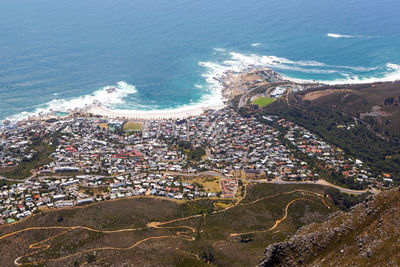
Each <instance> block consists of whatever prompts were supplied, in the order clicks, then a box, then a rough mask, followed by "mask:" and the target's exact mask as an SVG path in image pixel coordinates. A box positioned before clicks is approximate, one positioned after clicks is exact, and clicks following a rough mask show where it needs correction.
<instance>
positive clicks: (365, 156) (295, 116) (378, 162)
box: [258, 82, 400, 181]
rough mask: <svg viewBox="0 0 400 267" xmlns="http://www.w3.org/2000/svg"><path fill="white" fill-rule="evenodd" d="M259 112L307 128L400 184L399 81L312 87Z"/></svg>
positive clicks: (378, 173) (283, 98) (379, 173)
mask: <svg viewBox="0 0 400 267" xmlns="http://www.w3.org/2000/svg"><path fill="white" fill-rule="evenodd" d="M258 112H259V113H260V114H261V115H264V114H270V115H278V116H279V117H282V118H285V119H287V120H290V121H293V122H295V123H297V124H299V125H301V126H303V127H305V128H307V129H308V130H310V131H312V132H314V133H315V134H317V135H319V136H320V137H321V138H323V139H324V140H326V141H328V142H329V143H331V144H334V145H336V146H338V147H340V148H342V149H343V150H344V151H345V152H347V153H348V154H350V155H353V156H355V157H357V158H360V159H361V160H362V161H364V162H365V163H367V164H368V165H369V166H371V167H372V168H373V170H374V171H375V172H376V175H377V176H378V175H382V173H383V172H385V173H389V174H390V175H391V176H392V177H393V179H394V180H398V181H399V179H400V178H399V177H400V171H399V170H400V152H399V151H400V131H399V130H398V129H400V82H395V83H377V84H364V85H347V86H324V87H318V88H313V89H309V90H305V91H301V92H296V93H293V94H289V96H288V97H282V98H281V99H280V100H279V101H276V102H274V103H272V104H270V105H268V106H266V107H264V108H262V109H261V110H259V111H258Z"/></svg>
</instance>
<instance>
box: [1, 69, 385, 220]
mask: <svg viewBox="0 0 400 267" xmlns="http://www.w3.org/2000/svg"><path fill="white" fill-rule="evenodd" d="M219 82H221V84H223V86H224V90H223V94H224V96H225V97H226V98H229V99H231V101H229V102H228V103H227V104H226V105H225V106H223V107H218V108H209V109H200V110H198V109H196V110H194V111H193V112H190V111H185V112H183V113H182V114H178V115H177V114H172V113H167V114H166V115H164V116H163V114H161V113H160V114H146V116H142V117H140V118H137V117H135V116H132V117H129V116H124V114H118V113H115V114H114V113H112V112H111V111H107V110H106V111H107V113H106V114H103V113H102V112H104V110H105V109H103V108H101V107H96V106H94V107H89V108H88V109H86V110H75V111H69V112H54V113H52V114H50V115H49V114H46V115H45V116H39V117H33V118H29V119H25V120H21V121H18V122H16V123H10V122H5V123H3V126H2V127H1V128H0V171H2V172H1V173H0V180H2V182H3V184H2V186H1V187H0V224H4V223H13V222H15V221H17V220H20V219H22V218H26V217H27V216H29V215H31V214H33V213H37V212H40V211H41V210H46V209H51V208H62V207H73V206H80V205H84V204H90V203H94V202H99V201H105V200H112V199H119V198H126V197H134V196H144V195H146V196H152V197H165V198H169V199H175V200H184V199H194V198H236V197H238V196H239V195H240V194H243V191H242V189H241V188H240V185H242V184H243V183H247V182H272V183H290V182H293V183H302V182H304V183H307V182H313V183H315V182H318V181H324V182H325V184H326V181H325V180H326V179H329V178H330V177H332V176H336V181H339V182H340V183H341V184H340V185H345V184H346V185H347V184H351V185H352V188H357V189H365V188H368V187H369V188H373V187H374V188H381V187H384V186H390V185H391V184H392V183H393V180H392V178H391V176H390V175H388V174H385V173H383V174H381V173H376V172H374V171H372V170H371V169H370V168H369V167H368V166H367V165H365V164H364V163H363V162H362V161H361V160H359V159H357V158H354V157H352V156H350V155H347V154H346V153H345V152H344V151H343V150H342V149H341V148H340V147H335V146H334V145H331V144H328V143H327V142H325V141H324V140H322V139H321V138H320V137H318V136H317V135H315V134H313V133H311V132H310V131H308V130H307V129H305V128H303V127H301V126H299V125H296V124H295V123H293V122H291V121H287V120H285V119H284V118H281V117H279V116H274V115H268V114H260V113H258V112H257V110H258V108H257V106H259V105H260V106H259V107H262V106H263V105H266V104H268V103H272V102H274V101H275V100H277V99H279V98H280V99H282V98H283V99H285V98H286V99H287V96H288V95H289V94H291V93H294V92H297V91H301V90H304V89H306V88H313V87H315V86H316V85H315V84H310V85H302V84H296V83H293V82H288V81H285V80H284V79H283V78H282V77H281V76H280V75H279V74H277V73H276V72H274V71H272V70H269V69H257V68H250V69H249V70H247V71H246V72H239V73H235V72H228V73H225V74H224V75H223V76H222V77H221V80H220V81H219ZM115 90H116V89H115ZM113 92H114V91H110V92H109V93H113ZM235 101H236V102H235ZM249 106H252V107H253V111H254V108H255V110H256V112H250V113H246V112H244V113H243V110H242V108H243V107H249ZM98 109H100V113H96V111H98ZM93 113H94V114H93ZM109 113H111V115H110V114H109ZM150 115H151V116H150ZM136 116H138V115H136ZM339 126H340V127H342V126H341V125H339ZM339 126H338V127H339ZM343 127H345V126H343ZM346 127H348V128H351V127H354V125H353V126H351V125H347V126H346ZM21 169H23V171H20V172H19V173H18V172H16V171H15V170H21ZM13 170H14V171H13ZM327 171H329V175H327ZM21 176H22V177H21ZM196 177H214V178H215V181H216V182H215V183H214V185H213V186H211V187H210V186H204V184H202V183H201V182H199V180H198V179H195V178H196ZM332 182H335V181H332ZM339 188H340V187H339ZM344 190H345V189H344ZM346 192H350V191H346ZM360 192H364V191H360Z"/></svg>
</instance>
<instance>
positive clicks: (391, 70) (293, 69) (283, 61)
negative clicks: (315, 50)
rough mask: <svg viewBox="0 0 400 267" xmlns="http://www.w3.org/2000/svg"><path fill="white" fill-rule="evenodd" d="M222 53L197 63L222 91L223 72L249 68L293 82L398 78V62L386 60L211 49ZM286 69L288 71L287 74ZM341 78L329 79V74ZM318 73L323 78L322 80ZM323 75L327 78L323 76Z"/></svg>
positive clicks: (399, 70)
mask: <svg viewBox="0 0 400 267" xmlns="http://www.w3.org/2000/svg"><path fill="white" fill-rule="evenodd" d="M214 51H217V52H220V53H221V54H222V55H225V56H226V58H225V59H224V60H222V61H216V62H212V61H209V62H200V63H199V64H200V65H201V66H203V67H205V68H207V69H208V71H207V72H206V73H205V74H203V77H204V78H205V79H206V81H207V83H208V84H209V86H210V87H211V88H212V90H221V89H222V84H221V82H220V81H221V79H222V78H223V76H224V73H226V72H227V71H230V72H241V71H245V70H249V69H252V68H272V69H273V70H275V71H277V72H281V74H282V75H283V76H284V77H285V78H286V79H288V80H292V81H295V82H318V83H324V84H356V83H372V82H388V81H395V80H399V79H400V65H397V64H393V63H387V64H385V65H383V66H377V67H362V66H356V67H354V66H340V65H339V66H337V65H328V64H325V63H322V62H318V61H312V60H306V61H293V60H290V59H287V58H282V57H276V56H260V55H256V54H243V53H238V52H233V51H230V52H229V51H226V50H223V49H214ZM286 72H289V73H290V75H289V74H287V73H286ZM293 73H295V74H296V73H297V74H303V75H300V76H304V74H306V76H309V77H316V78H315V79H312V78H311V79H298V78H294V77H292V76H293ZM333 75H334V77H340V78H336V79H332V78H331V77H332V76H333ZM321 76H322V77H324V78H323V79H321ZM317 77H318V78H317ZM325 77H326V78H325Z"/></svg>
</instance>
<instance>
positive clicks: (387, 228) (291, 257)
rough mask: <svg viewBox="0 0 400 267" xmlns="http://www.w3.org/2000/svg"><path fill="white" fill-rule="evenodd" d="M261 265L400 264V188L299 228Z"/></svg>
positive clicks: (269, 251) (271, 250) (271, 249)
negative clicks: (319, 221)
mask: <svg viewBox="0 0 400 267" xmlns="http://www.w3.org/2000/svg"><path fill="white" fill-rule="evenodd" d="M260 266H400V192H399V190H398V189H393V190H390V191H386V192H382V193H380V194H378V195H376V196H369V197H368V198H367V199H366V200H365V201H364V202H363V203H361V204H359V205H357V206H354V207H353V208H352V209H351V210H350V211H349V212H347V213H345V212H336V213H334V214H332V215H331V216H330V217H329V218H328V219H327V220H326V221H325V222H323V223H321V224H311V225H308V226H305V227H303V228H302V229H299V231H298V232H297V233H296V234H295V235H294V236H293V237H291V238H290V239H289V240H287V241H284V242H280V243H276V244H272V245H270V246H268V247H267V249H266V250H265V255H264V258H263V259H262V260H261V263H260Z"/></svg>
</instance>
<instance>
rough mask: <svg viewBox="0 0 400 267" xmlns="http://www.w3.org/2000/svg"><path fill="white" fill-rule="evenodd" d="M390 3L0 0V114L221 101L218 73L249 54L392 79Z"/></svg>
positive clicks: (395, 29)
mask: <svg viewBox="0 0 400 267" xmlns="http://www.w3.org/2000/svg"><path fill="white" fill-rule="evenodd" d="M399 14H400V1H398V0H380V1H372V0H324V1H321V0H247V1H243V0H197V1H194V0H169V1H167V0H148V1H139V0H69V1H61V0H18V1H15V0H0V120H4V119H11V120H18V119H21V118H24V117H26V116H28V115H31V114H38V113H39V112H43V111H49V110H54V111H65V110H68V109H73V108H76V107H84V106H85V105H88V104H91V103H93V102H96V103H101V104H102V105H103V106H105V107H108V108H110V109H116V110H119V109H122V110H164V109H167V110H171V109H174V110H179V109H182V108H187V107H189V106H196V105H205V104H206V105H210V104H219V103H222V98H221V93H220V90H221V85H220V84H219V83H218V82H217V80H216V78H218V77H220V75H221V74H222V73H223V72H224V71H226V70H237V71H240V70H243V69H246V68H248V67H250V66H256V67H271V68H272V69H274V70H276V71H278V72H279V73H281V74H282V75H284V76H285V77H287V78H290V79H294V80H306V81H321V82H325V83H360V82H373V81H392V80H396V79H400V34H399V33H400V16H399ZM108 88H116V89H117V90H116V92H115V93H112V94H109V93H107V89H108Z"/></svg>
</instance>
